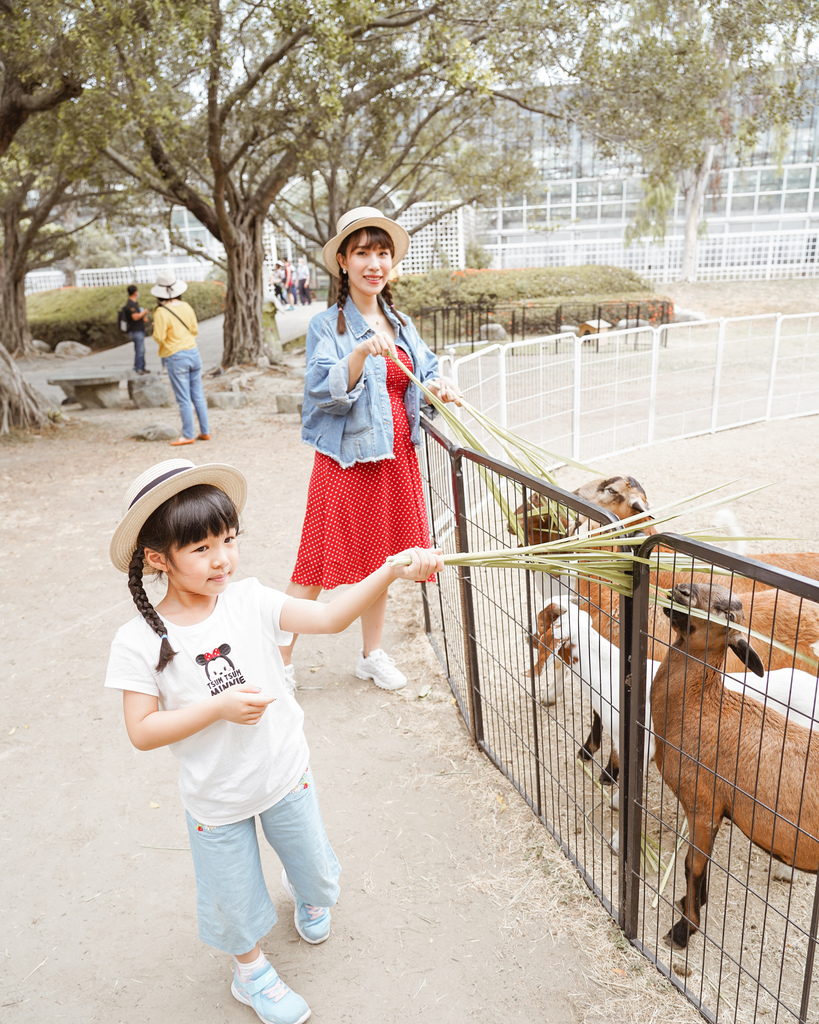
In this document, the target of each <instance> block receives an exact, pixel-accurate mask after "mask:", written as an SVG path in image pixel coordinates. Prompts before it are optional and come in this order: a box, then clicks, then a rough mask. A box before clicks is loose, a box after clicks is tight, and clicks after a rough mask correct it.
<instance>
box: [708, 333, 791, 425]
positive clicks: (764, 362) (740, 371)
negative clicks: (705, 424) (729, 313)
mask: <svg viewBox="0 0 819 1024" xmlns="http://www.w3.org/2000/svg"><path fill="white" fill-rule="evenodd" d="M776 322H777V318H776V316H775V315H774V316H768V317H765V316H754V317H731V318H729V319H726V320H725V321H724V323H723V338H722V351H721V352H720V355H719V361H718V365H717V367H716V368H715V382H714V397H713V402H714V413H713V417H712V426H713V427H714V428H715V429H717V430H727V429H729V428H730V427H735V426H739V425H740V424H743V423H753V422H754V421H755V420H762V419H764V418H765V414H766V410H767V404H768V384H769V380H770V374H771V365H772V363H771V360H772V357H773V353H774V346H775V344H776V335H777V331H776Z"/></svg>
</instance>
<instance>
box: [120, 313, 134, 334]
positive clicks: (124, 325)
mask: <svg viewBox="0 0 819 1024" xmlns="http://www.w3.org/2000/svg"><path fill="white" fill-rule="evenodd" d="M117 323H118V324H119V329H120V330H121V331H122V333H123V334H127V333H128V327H129V325H130V323H131V314H130V313H129V312H128V307H127V306H123V307H122V309H121V310H120V311H119V313H117Z"/></svg>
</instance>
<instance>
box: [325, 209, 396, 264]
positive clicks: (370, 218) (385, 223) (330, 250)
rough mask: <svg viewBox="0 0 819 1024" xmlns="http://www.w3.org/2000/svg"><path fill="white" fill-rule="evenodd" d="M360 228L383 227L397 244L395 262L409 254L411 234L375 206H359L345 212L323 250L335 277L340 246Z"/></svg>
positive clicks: (393, 242) (393, 260)
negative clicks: (351, 233) (352, 232)
mask: <svg viewBox="0 0 819 1024" xmlns="http://www.w3.org/2000/svg"><path fill="white" fill-rule="evenodd" d="M359 228H382V229H383V230H384V231H386V232H387V234H388V235H389V236H390V238H391V239H392V244H393V245H394V246H395V252H394V253H393V257H392V262H393V264H396V263H400V262H401V260H402V259H403V258H404V257H405V256H406V255H407V249H409V235H408V234H407V232H406V231H405V230H404V229H403V228H402V227H401V225H400V224H396V222H395V221H394V220H390V218H389V217H385V216H384V214H383V213H382V212H381V211H380V210H376V209H375V207H374V206H357V207H356V208H355V209H354V210H350V211H349V212H347V213H343V214H342V215H341V216H340V217H339V218H338V221H337V222H336V234H335V235H334V236H333V237H332V238H331V239H330V241H329V242H328V243H327V245H325V246H324V248H323V249H322V251H321V258H322V259H323V260H324V266H325V267H327V269H328V270H329V271H330V273H331V274H332V275H333V277H338V272H339V266H338V260H337V259H336V256H337V255H338V250H339V246H340V245H341V243H342V242H343V241H344V239H345V238H346V237H347V235H349V234H350V232H351V231H358V230H359Z"/></svg>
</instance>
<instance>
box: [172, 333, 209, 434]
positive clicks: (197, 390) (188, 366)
mask: <svg viewBox="0 0 819 1024" xmlns="http://www.w3.org/2000/svg"><path fill="white" fill-rule="evenodd" d="M162 365H163V366H164V367H165V369H166V370H167V371H168V379H169V380H170V382H171V387H172V388H173V395H174V398H175V399H176V404H177V405H178V406H179V412H180V413H181V415H182V434H183V436H184V437H193V436H194V429H193V410H194V409H196V416H197V419H198V420H199V432H200V433H202V434H209V433H210V427H209V426H208V405H207V402H206V401H205V392H204V390H203V388H202V360H201V359H200V358H199V349H197V348H183V349H182V351H181V352H174V354H173V355H172V356H165V358H164V359H163V360H162Z"/></svg>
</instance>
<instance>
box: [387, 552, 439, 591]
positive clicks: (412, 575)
mask: <svg viewBox="0 0 819 1024" xmlns="http://www.w3.org/2000/svg"><path fill="white" fill-rule="evenodd" d="M400 555H403V556H404V557H405V558H409V559H410V564H409V565H393V566H391V568H392V572H393V575H394V576H395V578H396V579H399V580H415V581H416V582H417V583H423V582H424V581H425V580H428V579H429V578H430V576H431V575H432V574H433V573H434V572H443V569H444V558H443V554H442V553H441V549H440V548H435V549H433V548H408V549H407V550H406V551H402V552H400ZM396 557H400V556H396Z"/></svg>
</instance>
